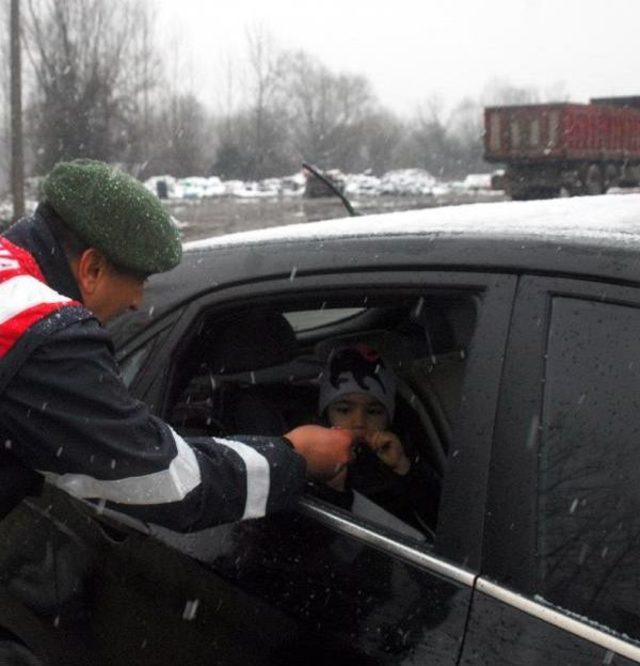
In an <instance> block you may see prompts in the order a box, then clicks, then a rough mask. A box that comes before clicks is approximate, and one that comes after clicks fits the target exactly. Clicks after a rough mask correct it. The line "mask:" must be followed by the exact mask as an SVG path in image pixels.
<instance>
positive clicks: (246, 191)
mask: <svg viewBox="0 0 640 666" xmlns="http://www.w3.org/2000/svg"><path fill="white" fill-rule="evenodd" d="M341 180H342V181H343V182H344V184H345V194H346V195H347V196H349V197H354V198H358V197H367V196H381V195H388V196H438V195H440V196H441V195H444V194H450V193H455V192H464V191H478V190H479V189H482V190H487V191H489V190H490V189H491V174H474V175H473V176H469V177H468V178H467V179H466V180H465V181H463V182H446V181H438V180H436V179H435V178H434V177H433V176H432V175H431V174H430V173H429V172H427V171H425V170H424V169H396V170H394V171H389V172H387V173H385V174H384V175H383V176H382V177H378V176H374V175H371V174H370V173H363V174H341ZM145 186H146V187H147V188H148V189H149V190H150V191H151V192H153V193H154V194H158V195H160V196H162V195H163V194H164V196H163V198H166V199H169V200H172V199H181V200H189V199H192V200H199V199H207V198H213V197H221V196H226V197H236V198H238V199H264V198H278V197H296V196H301V195H302V194H303V192H304V187H305V177H304V175H303V173H302V172H300V173H296V174H293V175H291V176H286V177H284V178H267V179H265V180H260V181H242V180H227V181H222V180H220V178H217V177H216V176H211V177H209V178H201V177H190V178H181V179H177V178H174V177H173V176H153V177H152V178H149V179H148V180H147V181H146V182H145Z"/></svg>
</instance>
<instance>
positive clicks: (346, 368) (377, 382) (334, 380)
mask: <svg viewBox="0 0 640 666" xmlns="http://www.w3.org/2000/svg"><path fill="white" fill-rule="evenodd" d="M348 393H364V394H366V395H370V396H371V397H372V398H375V399H376V400H377V401H378V402H380V403H381V404H382V405H384V407H385V408H386V410H387V414H388V415H389V421H392V420H393V415H394V412H395V406H396V404H395V393H396V378H395V376H394V374H393V371H392V370H391V368H389V367H387V365H386V364H385V362H384V360H383V358H382V357H381V356H380V354H379V353H378V352H377V351H376V350H375V349H373V348H372V347H369V346H368V345H365V344H357V345H353V346H350V347H340V348H337V349H335V350H334V351H333V352H332V354H331V356H330V357H329V362H328V364H327V367H326V368H325V371H324V373H323V375H322V382H321V384H320V397H319V400H318V412H319V413H320V414H322V413H323V412H324V410H325V409H326V408H327V407H328V406H329V405H330V404H332V403H334V402H336V401H337V400H339V399H340V398H342V397H344V396H345V395H347V394H348Z"/></svg>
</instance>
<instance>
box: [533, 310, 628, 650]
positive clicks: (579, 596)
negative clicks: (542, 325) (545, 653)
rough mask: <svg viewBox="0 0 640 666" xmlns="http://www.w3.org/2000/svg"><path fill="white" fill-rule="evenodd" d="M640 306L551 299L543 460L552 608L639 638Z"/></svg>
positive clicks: (543, 555)
mask: <svg viewBox="0 0 640 666" xmlns="http://www.w3.org/2000/svg"><path fill="white" fill-rule="evenodd" d="M638 331H640V309H637V308H632V307H627V306H622V305H614V304H608V303H602V302H593V301H584V300H576V299H570V298H560V297H558V298H555V299H554V301H553V307H552V317H551V327H550V331H549V338H548V349H547V358H546V371H545V381H544V402H543V415H542V429H541V449H540V457H539V472H540V477H539V493H538V504H539V521H538V548H537V551H538V567H537V569H538V578H539V590H540V593H541V594H542V596H544V598H545V599H547V600H548V601H550V602H552V603H555V604H558V605H559V606H562V607H564V608H566V609H569V610H570V611H573V612H576V613H578V614H580V615H585V616H588V617H589V618H590V619H592V620H595V621H597V622H599V623H603V624H605V625H608V626H610V627H612V628H614V629H616V630H618V631H621V632H624V633H627V634H629V635H632V636H634V637H636V638H638V637H640V630H639V628H638V627H639V624H640V615H639V613H638V599H639V598H640V566H638V553H639V552H640V342H639V340H640V338H639V337H638Z"/></svg>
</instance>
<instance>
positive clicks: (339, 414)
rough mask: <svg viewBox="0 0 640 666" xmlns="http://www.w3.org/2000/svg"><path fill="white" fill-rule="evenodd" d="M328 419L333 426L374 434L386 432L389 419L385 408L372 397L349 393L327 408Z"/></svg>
mask: <svg viewBox="0 0 640 666" xmlns="http://www.w3.org/2000/svg"><path fill="white" fill-rule="evenodd" d="M327 417H328V419H329V423H330V424H331V425H332V426H337V427H339V428H346V429H348V430H354V431H356V432H358V433H362V434H364V433H373V432H379V431H381V430H386V429H387V427H388V426H389V417H388V415H387V410H386V409H385V407H384V406H383V405H382V404H381V403H380V402H378V401H377V400H376V399H375V398H372V397H371V396H370V395H364V394H362V393H347V394H346V395H344V396H343V397H342V398H340V400H336V401H335V402H333V403H331V404H330V405H329V406H328V407H327Z"/></svg>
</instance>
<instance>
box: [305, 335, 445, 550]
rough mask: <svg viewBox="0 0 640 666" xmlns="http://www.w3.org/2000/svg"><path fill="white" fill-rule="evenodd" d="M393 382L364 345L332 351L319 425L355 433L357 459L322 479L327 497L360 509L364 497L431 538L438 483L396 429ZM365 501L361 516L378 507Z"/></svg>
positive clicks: (382, 363) (389, 372)
mask: <svg viewBox="0 0 640 666" xmlns="http://www.w3.org/2000/svg"><path fill="white" fill-rule="evenodd" d="M396 383H397V379H396V377H395V375H394V373H393V370H392V369H391V367H390V366H389V365H388V364H387V363H386V362H385V360H384V359H383V358H382V356H381V355H380V354H379V353H378V352H377V351H376V350H375V349H373V348H372V347H370V346H368V345H365V344H355V345H350V346H342V347H338V348H336V349H334V350H333V351H332V353H331V354H330V357H329V360H328V362H327V364H326V367H325V369H324V371H323V373H322V379H321V385H320V394H319V399H318V414H319V416H320V419H321V422H322V423H324V424H326V425H328V426H331V427H333V428H336V429H341V430H346V431H348V432H351V433H353V434H354V436H355V437H356V441H357V442H358V447H357V456H356V458H355V460H354V461H353V462H352V463H351V464H349V465H348V466H347V467H345V468H344V469H342V470H340V471H339V472H338V473H337V474H336V475H335V476H334V477H333V478H332V479H329V480H328V481H327V482H326V486H327V487H328V488H329V489H330V490H328V491H325V498H326V499H329V500H330V501H334V502H336V503H338V504H340V505H342V506H344V507H347V508H351V509H352V510H353V511H354V513H358V511H359V509H358V505H359V504H363V501H362V497H363V496H364V498H366V499H368V500H370V501H371V502H373V503H375V505H377V507H381V508H382V509H383V510H384V511H385V512H388V513H389V514H391V515H392V516H395V517H396V518H399V519H400V520H401V521H403V522H404V523H406V524H408V525H410V526H412V527H413V528H415V529H418V530H420V532H422V533H423V534H426V535H427V536H428V537H430V538H433V535H434V532H435V527H436V520H437V513H438V500H439V495H440V481H439V479H438V477H437V475H436V473H435V471H434V470H433V469H432V468H431V467H430V465H429V464H428V463H427V462H426V461H425V460H424V459H423V458H422V457H421V456H420V454H419V452H418V451H412V450H411V449H410V448H409V447H408V446H406V445H405V444H403V442H402V441H401V438H400V437H399V436H398V434H396V432H394V429H393V427H392V424H393V418H394V413H395V401H396ZM366 504H367V508H366V510H365V511H364V513H365V514H366V513H367V512H370V511H374V510H376V509H375V508H374V507H372V506H371V504H370V502H369V503H366ZM376 511H377V510H376ZM370 517H372V519H375V518H373V516H370ZM380 517H382V514H380ZM389 526H392V525H389ZM396 528H397V527H396Z"/></svg>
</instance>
